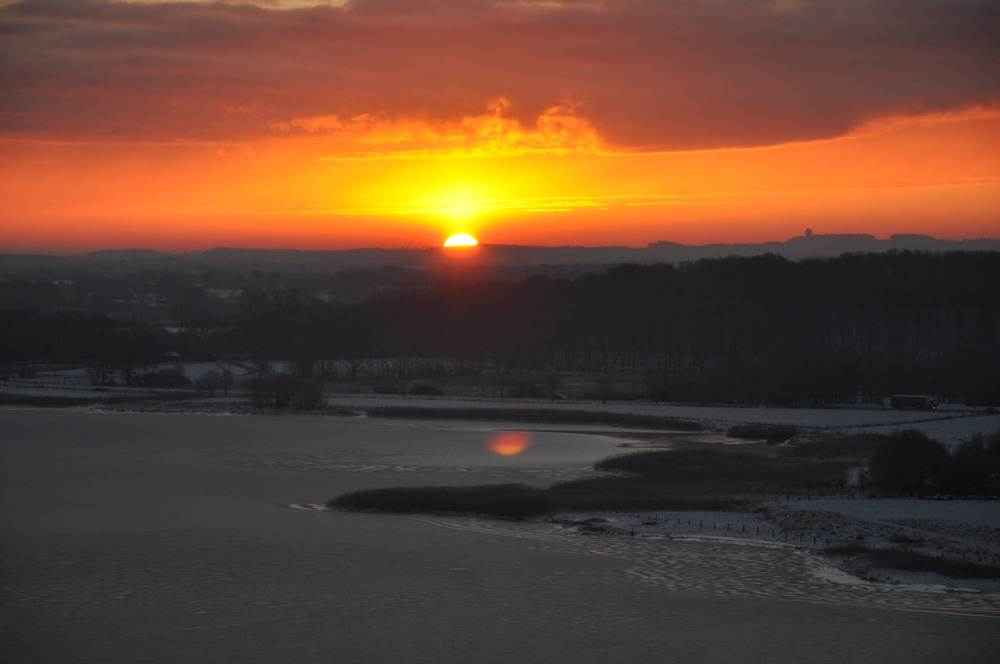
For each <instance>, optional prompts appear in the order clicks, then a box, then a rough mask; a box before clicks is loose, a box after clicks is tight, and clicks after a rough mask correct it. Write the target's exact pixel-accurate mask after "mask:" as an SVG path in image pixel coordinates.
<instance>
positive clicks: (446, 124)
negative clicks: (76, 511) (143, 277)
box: [0, 0, 1000, 253]
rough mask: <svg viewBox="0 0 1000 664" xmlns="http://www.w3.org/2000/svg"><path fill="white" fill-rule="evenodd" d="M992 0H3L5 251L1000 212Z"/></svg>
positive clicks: (775, 231)
mask: <svg viewBox="0 0 1000 664" xmlns="http://www.w3.org/2000/svg"><path fill="white" fill-rule="evenodd" d="M998 35H1000V3H997V2H996V1H995V0H862V1H854V0H815V1H813V0H619V1H612V0H605V1H602V0H539V1H533V0H346V1H342V0H328V1H323V0H248V1H246V2H235V1H232V2H202V1H189V2H176V1H160V2H158V1H155V0H134V1H132V2H125V1H108V0H104V1H99V0H23V1H12V0H0V251H5V252H41V253H74V252H79V251H90V250H96V249H109V248H129V247H145V248H152V249H158V250H163V251H191V250H199V249H208V248H211V247H215V246H230V247H267V248H295V249H344V248H356V247H389V248H391V247H424V246H438V245H440V244H442V243H443V242H444V240H445V239H446V238H447V237H449V236H450V235H452V234H455V233H468V234H470V235H473V236H475V237H477V238H478V239H479V241H480V242H481V243H490V244H521V245H550V246H558V245H578V246H611V245H626V246H644V245H646V244H647V243H649V242H654V241H660V240H668V241H674V242H682V243H686V244H709V243H715V242H730V243H747V242H763V241H771V240H783V239H787V238H790V237H795V236H800V235H803V234H804V232H805V229H806V228H809V229H811V230H812V231H813V233H815V234H825V233H845V232H846V233H868V234H872V235H875V236H876V237H880V238H884V237H888V236H890V235H892V234H896V233H921V234H926V235H933V236H935V237H939V238H949V239H961V238H980V237H992V238H996V237H1000V66H997V64H996V63H998V62H1000V37H998Z"/></svg>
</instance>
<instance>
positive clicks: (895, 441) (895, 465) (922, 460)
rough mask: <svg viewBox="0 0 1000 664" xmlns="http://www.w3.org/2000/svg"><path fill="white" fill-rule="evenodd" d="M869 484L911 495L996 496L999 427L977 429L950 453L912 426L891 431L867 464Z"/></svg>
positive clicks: (999, 465) (998, 493) (999, 467)
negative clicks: (987, 432) (983, 431)
mask: <svg viewBox="0 0 1000 664" xmlns="http://www.w3.org/2000/svg"><path fill="white" fill-rule="evenodd" d="M869 471H870V475H871V483H872V486H873V488H875V489H878V490H880V491H885V492H889V493H895V494H902V495H906V496H916V497H918V498H921V497H923V496H925V495H928V494H941V493H948V494H954V495H959V496H1000V431H996V432H994V433H992V434H990V435H988V436H984V435H982V434H976V435H975V436H973V437H972V439H971V440H969V441H967V442H965V443H963V444H962V445H961V446H960V447H958V448H957V449H956V450H955V451H954V452H953V453H949V451H948V448H947V447H945V445H944V444H942V443H940V442H938V441H936V440H932V439H931V438H929V437H928V436H927V435H926V434H924V433H923V432H921V431H917V430H916V429H907V430H905V431H900V432H896V433H894V434H891V435H890V436H888V437H887V438H886V440H885V441H884V442H883V443H882V444H881V445H879V447H878V448H876V450H875V452H874V453H873V454H872V458H871V462H870V465H869Z"/></svg>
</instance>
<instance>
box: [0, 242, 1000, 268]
mask: <svg viewBox="0 0 1000 664" xmlns="http://www.w3.org/2000/svg"><path fill="white" fill-rule="evenodd" d="M893 250H916V251H930V252H945V251H1000V239H986V238H984V239H977V240H939V239H937V238H933V237H930V236H926V235H911V234H905V235H893V236H892V237H890V238H889V239H887V240H879V239H877V238H876V237H874V236H872V235H865V234H829V235H810V236H800V237H793V238H790V239H788V240H785V241H784V242H763V243H757V244H721V243H720V244H707V245H684V244H678V243H676V242H670V241H659V242H651V243H650V244H649V245H647V246H646V247H572V246H565V247H533V246H520V245H499V244H492V245H491V244H486V245H480V246H479V247H477V248H476V249H475V250H474V251H475V252H476V260H475V261H472V262H466V265H472V264H474V265H475V266H476V267H477V269H480V270H500V271H502V272H508V273H517V274H520V273H524V272H526V271H530V270H531V269H532V268H537V267H541V268H548V270H544V269H543V270H542V272H548V273H552V274H566V275H569V274H573V273H580V272H583V271H585V270H588V269H590V270H593V269H602V268H603V267H606V266H609V265H619V264H622V263H674V264H676V263H681V262H685V261H697V260H700V259H702V258H722V257H726V256H757V255H761V254H766V253H772V254H778V255H781V256H784V257H785V258H788V259H789V260H802V259H806V258H824V257H831V256H839V255H841V254H844V253H851V252H886V251H893ZM74 264H75V265H85V266H97V265H105V266H108V267H110V268H119V269H129V270H135V269H146V268H149V269H162V268H168V267H169V268H174V269H181V270H190V271H205V270H210V269H228V270H243V271H249V270H257V271H261V272H270V271H278V272H285V271H307V272H313V273H331V272H340V271H344V270H352V269H380V268H400V269H421V268H427V269H448V268H449V266H452V265H455V264H456V261H455V256H454V255H453V254H451V253H449V251H446V250H444V249H442V248H439V247H429V248H419V249H346V250H335V251H302V250H295V249H242V248H232V247H216V248H214V249H209V250H207V251H194V252H186V253H181V254H171V253H165V252H158V251H153V250H150V249H119V250H107V251H95V252H91V253H86V254H78V255H73V256H45V255H37V254H31V255H28V254H0V271H3V272H6V273H8V274H11V273H16V272H18V271H19V270H23V269H26V268H36V269H37V268H43V269H44V268H50V267H53V268H58V267H66V266H70V265H74Z"/></svg>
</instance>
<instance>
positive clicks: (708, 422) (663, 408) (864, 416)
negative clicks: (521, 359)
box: [329, 395, 1000, 447]
mask: <svg viewBox="0 0 1000 664" xmlns="http://www.w3.org/2000/svg"><path fill="white" fill-rule="evenodd" d="M329 403H330V405H332V406H340V407H344V408H356V409H358V410H365V409H368V408H373V407H377V406H409V407H417V408H497V409H526V410H527V409H552V408H558V409H561V410H587V411H596V412H609V413H629V414H635V415H655V416H659V417H673V418H678V419H682V420H690V421H692V422H699V423H701V424H703V425H705V426H706V428H707V429H709V430H711V431H727V430H728V429H729V428H730V427H733V426H735V425H737V424H753V423H759V424H792V425H795V426H798V427H800V428H802V429H804V430H807V431H803V434H806V435H809V434H810V433H816V434H819V433H848V434H851V433H869V432H870V433H889V432H891V431H894V430H896V429H908V428H913V429H919V430H920V431H923V432H925V433H927V434H928V435H929V436H931V437H932V438H935V439H936V440H940V441H941V442H943V443H945V444H946V445H949V446H952V447H953V446H957V445H958V444H960V443H961V442H963V441H966V440H968V439H969V438H970V437H971V436H972V435H973V434H975V433H990V432H993V431H997V430H998V429H1000V414H990V413H988V412H987V411H986V410H984V409H981V408H968V407H966V406H942V407H941V408H940V409H938V410H895V409H892V408H881V407H877V406H875V407H872V406H835V407H829V408H767V407H763V406H701V405H698V406H694V405H687V404H667V403H648V402H627V403H608V404H602V403H597V402H593V401H557V402H555V403H552V402H549V401H547V400H529V399H508V400H506V401H496V400H485V399H455V398H448V397H409V396H408V397H405V398H403V397H399V396H384V395H375V396H366V395H336V396H333V397H331V398H330V399H329Z"/></svg>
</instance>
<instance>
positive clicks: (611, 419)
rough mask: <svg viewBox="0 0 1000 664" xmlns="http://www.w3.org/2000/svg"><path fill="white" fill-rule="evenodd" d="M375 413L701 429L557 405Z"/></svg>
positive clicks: (378, 413)
mask: <svg viewBox="0 0 1000 664" xmlns="http://www.w3.org/2000/svg"><path fill="white" fill-rule="evenodd" d="M368 415H369V416H371V417H398V418H406V419H465V420H492V421H502V422H512V421H513V422H533V423H537V424H607V425H617V426H625V427H647V428H652V429H669V430H673V431H701V430H702V429H703V427H702V425H701V424H698V423H697V422H690V421H688V420H681V419H677V418H674V417H658V416H655V415H630V414H628V413H608V412H599V411H589V410H562V409H557V408H539V409H518V408H422V407H419V406H379V407H376V408H372V409H371V410H369V411H368Z"/></svg>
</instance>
